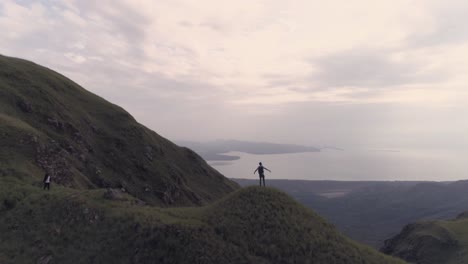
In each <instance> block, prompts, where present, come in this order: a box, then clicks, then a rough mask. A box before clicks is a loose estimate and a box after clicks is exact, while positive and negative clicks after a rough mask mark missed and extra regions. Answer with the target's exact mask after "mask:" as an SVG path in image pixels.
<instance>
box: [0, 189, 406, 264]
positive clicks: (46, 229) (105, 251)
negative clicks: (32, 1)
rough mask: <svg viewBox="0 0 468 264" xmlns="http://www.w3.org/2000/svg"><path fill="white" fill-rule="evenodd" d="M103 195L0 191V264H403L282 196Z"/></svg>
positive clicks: (256, 192)
mask: <svg viewBox="0 0 468 264" xmlns="http://www.w3.org/2000/svg"><path fill="white" fill-rule="evenodd" d="M104 194H105V191H104V190H76V189H70V188H66V187H58V188H55V189H54V190H52V191H50V192H42V191H40V190H38V189H37V188H34V187H31V186H22V185H19V184H17V183H16V182H6V183H5V184H2V185H1V187H0V201H3V202H2V203H1V205H2V206H1V207H0V212H1V213H0V233H1V234H2V240H1V241H0V262H1V263H34V262H39V261H42V263H207V264H209V263H324V264H325V263H326V264H333V263H350V264H351V263H375V264H385V263H389V264H390V263H392V264H393V263H395V264H396V263H403V262H402V261H399V260H396V259H393V258H391V257H388V256H386V255H383V254H381V253H378V252H377V251H375V250H373V249H371V248H368V247H365V246H362V245H359V244H357V243H355V242H352V241H351V240H349V239H347V238H345V237H344V236H342V235H341V234H340V233H339V232H337V231H336V230H335V228H334V227H333V226H332V225H330V224H328V223H327V222H326V221H324V220H323V219H322V218H321V217H319V216H318V215H317V214H315V213H313V212H312V211H311V210H309V209H306V208H305V207H303V206H302V205H300V204H298V203H297V202H295V201H294V200H292V199H291V198H289V197H288V196H287V195H285V194H284V193H281V192H279V191H276V190H274V189H269V188H259V187H250V188H245V189H241V190H239V191H236V192H234V193H232V194H230V195H228V196H227V197H225V198H223V199H221V200H220V201H218V202H215V203H214V204H211V205H208V206H204V207H191V208H165V209H164V208H157V207H151V206H144V205H140V204H138V203H137V202H136V200H135V198H133V197H131V196H127V195H125V196H123V197H122V199H121V200H119V201H112V200H107V199H105V198H104V196H105V195H104Z"/></svg>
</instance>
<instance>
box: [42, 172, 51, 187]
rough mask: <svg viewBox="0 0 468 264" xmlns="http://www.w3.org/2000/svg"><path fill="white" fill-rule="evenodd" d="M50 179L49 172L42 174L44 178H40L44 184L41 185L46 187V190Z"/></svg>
mask: <svg viewBox="0 0 468 264" xmlns="http://www.w3.org/2000/svg"><path fill="white" fill-rule="evenodd" d="M50 180H51V177H50V174H49V173H46V174H45V175H44V180H42V183H44V186H43V187H42V188H43V189H44V190H45V189H46V188H47V190H50Z"/></svg>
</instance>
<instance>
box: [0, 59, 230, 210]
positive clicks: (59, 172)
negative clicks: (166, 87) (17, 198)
mask: <svg viewBox="0 0 468 264" xmlns="http://www.w3.org/2000/svg"><path fill="white" fill-rule="evenodd" d="M161 114H163V113H155V119H157V118H158V116H159V115H161ZM0 146H1V148H0V178H5V177H8V178H16V179H20V180H21V181H24V182H28V183H39V184H40V181H41V180H42V178H43V175H44V173H45V172H46V171H48V172H50V173H52V175H53V181H54V183H58V184H60V185H63V186H68V187H73V188H78V189H94V188H119V189H125V190H126V192H128V193H129V194H131V195H133V196H135V197H137V198H139V199H141V200H143V201H145V202H147V203H150V204H154V205H171V206H183V205H200V204H205V203H207V202H210V201H214V200H216V199H218V198H220V197H222V196H223V195H225V194H227V193H229V192H231V191H233V190H235V189H237V188H238V185H237V184H236V183H234V182H231V181H230V180H228V179H226V178H225V177H223V176H222V175H221V174H220V173H218V172H217V171H215V170H214V169H212V168H211V167H210V166H208V165H207V164H206V162H205V161H204V160H203V159H201V158H200V157H199V156H198V155H197V154H195V153H194V152H193V151H191V150H189V149H187V148H181V147H178V146H176V145H175V144H173V143H171V142H170V141H168V140H166V139H164V138H162V137H160V136H159V135H157V134H156V133H155V132H153V131H151V130H149V129H147V128H146V127H144V126H143V125H141V124H138V123H137V122H136V121H135V119H134V118H133V117H132V116H130V115H129V114H128V113H127V112H126V111H125V110H123V109H122V108H120V107H118V106H116V105H114V104H111V103H109V102H107V101H106V100H104V99H102V98H100V97H98V96H96V95H94V94H92V93H90V92H88V91H86V90H85V89H83V88H81V87H80V86H78V85H77V84H76V83H74V82H72V81H71V80H69V79H67V78H66V77H64V76H62V75H60V74H58V73H56V72H54V71H51V70H49V69H47V68H44V67H41V66H39V65H36V64H34V63H32V62H28V61H25V60H21V59H15V58H9V57H4V56H0Z"/></svg>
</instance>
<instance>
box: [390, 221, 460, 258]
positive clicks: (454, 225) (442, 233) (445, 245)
mask: <svg viewBox="0 0 468 264" xmlns="http://www.w3.org/2000/svg"><path fill="white" fill-rule="evenodd" d="M467 215H468V212H465V213H463V214H460V215H459V216H458V217H457V218H456V219H453V220H445V221H444V220H439V221H425V222H417V223H414V224H409V225H407V226H406V227H405V228H403V230H402V231H401V232H400V234H398V235H396V236H395V237H393V238H392V239H389V240H387V241H385V246H384V247H383V248H382V251H383V252H384V253H387V254H391V255H394V256H398V257H401V258H403V259H405V260H407V261H410V262H412V263H418V264H455V263H468V217H467Z"/></svg>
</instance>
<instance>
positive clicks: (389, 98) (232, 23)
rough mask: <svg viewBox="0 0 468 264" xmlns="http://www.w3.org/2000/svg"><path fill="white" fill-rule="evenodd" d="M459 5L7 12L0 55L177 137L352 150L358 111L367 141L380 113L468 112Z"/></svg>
mask: <svg viewBox="0 0 468 264" xmlns="http://www.w3.org/2000/svg"><path fill="white" fill-rule="evenodd" d="M464 2H465V1H461V0H449V1H442V0H440V1H436V0H430V1H428V0H416V1H407V0H395V1H392V2H384V1H371V0H355V1H341V0H330V1H326V2H324V1H314V0H312V1H308V0H307V1H306V0H299V1H289V2H288V1H279V0H258V1H248V0H241V1H219V0H206V1H203V2H200V1H195V0H181V1H172V0H160V1H145V0H112V1H111V0H103V1H92V0H47V1H13V0H3V1H1V2H0V31H1V32H2V34H3V35H2V38H0V51H1V53H2V54H5V55H10V56H18V57H23V58H26V59H30V60H33V61H35V62H37V63H40V64H42V65H45V66H47V67H50V68H52V69H54V70H57V71H59V72H60V73H63V74H65V75H67V76H68V77H70V78H71V79H73V80H75V81H77V82H78V83H80V84H81V85H83V86H84V87H85V88H87V89H89V90H91V91H92V92H94V93H97V94H99V95H101V96H103V97H104V98H106V99H109V100H111V101H113V102H114V103H117V104H119V105H123V106H124V107H125V108H126V109H128V110H129V111H130V112H131V113H132V114H134V115H135V116H136V118H137V119H138V120H140V121H142V122H143V123H145V124H147V125H148V126H150V127H151V128H153V129H156V130H157V131H161V132H162V133H163V134H164V135H169V136H170V137H172V138H188V139H190V138H194V139H197V138H199V139H203V138H205V139H211V138H216V137H222V138H228V137H236V138H240V139H250V138H253V137H257V136H258V135H257V134H259V133H260V135H269V136H267V138H264V139H265V140H268V139H271V140H275V139H276V140H287V138H286V137H285V136H284V135H286V133H287V132H288V131H289V132H290V131H291V129H292V128H295V127H301V126H303V128H301V129H299V130H300V131H298V132H297V133H296V132H294V133H295V134H297V136H296V137H295V138H298V139H299V138H301V140H306V139H307V138H308V137H314V136H316V137H317V138H319V137H320V138H322V139H323V140H331V137H327V136H326V135H334V136H336V137H337V138H343V139H344V138H347V140H352V139H351V138H350V137H346V135H345V133H344V132H343V133H337V132H336V131H334V129H339V130H340V131H341V129H344V128H343V126H340V125H339V124H344V123H345V124H349V127H350V128H352V127H355V126H353V125H352V124H350V123H349V122H347V120H354V119H355V118H354V117H352V116H351V115H348V114H346V111H347V110H349V109H351V108H352V111H351V110H349V113H350V114H351V113H352V115H353V116H354V115H356V116H362V120H363V121H362V124H360V125H362V126H363V127H368V126H367V125H369V128H368V129H369V130H371V128H370V126H372V122H373V121H375V120H373V119H372V118H371V116H372V113H371V112H373V111H375V112H380V111H383V109H385V111H387V109H390V108H391V107H397V105H399V106H401V105H404V106H405V105H416V106H420V107H421V109H424V111H425V112H430V111H434V112H435V111H438V110H439V109H440V108H441V107H455V106H456V107H459V106H463V105H468V101H467V100H468V99H467V98H468V96H466V86H467V84H468V77H467V76H466V67H468V57H467V56H468V55H465V54H468V39H467V38H466V36H468V34H466V33H467V32H466V30H465V29H464V27H463V25H464V24H466V23H467V22H468V18H467V17H466V16H464V14H463V13H464V10H466V8H467V7H468V6H466V5H467V4H465V3H464ZM324 104H325V105H329V106H330V107H324V106H323V105H324ZM343 104H346V105H354V107H351V106H350V108H349V109H345V108H340V107H338V108H340V109H343V111H342V112H340V113H339V114H333V115H332V114H330V115H329V114H327V113H329V111H333V108H334V107H336V105H343ZM292 105H298V106H299V105H300V106H301V107H294V106H292ZM363 105H365V106H366V107H360V106H363ZM389 105H391V106H389ZM315 106H320V107H317V108H316V107H315ZM417 108H418V107H415V109H417ZM462 108H463V107H462ZM465 108H466V107H465ZM465 108H463V109H465ZM428 109H433V110H428ZM321 111H325V112H324V113H321ZM388 111H390V110H388ZM415 111H416V112H417V110H415ZM421 111H423V110H421ZM400 118H402V117H400ZM316 119H319V120H323V119H327V120H328V121H327V122H324V123H321V124H323V125H321V128H320V131H321V132H320V133H319V132H314V127H313V125H308V124H306V123H307V122H308V121H309V120H316ZM392 120H394V119H392ZM395 120H397V119H395ZM267 121H268V122H267ZM395 122H397V121H395ZM364 123H365V125H364ZM273 124H275V125H273ZM283 124H291V126H290V125H285V128H281V126H282V125H283ZM333 124H336V125H333ZM406 124H407V123H406V121H405V122H403V121H402V123H401V125H402V126H403V125H406ZM356 126H358V124H357V125H356ZM382 126H384V125H383V124H382ZM395 126H397V125H395ZM425 126H427V127H429V126H428V125H427V124H426V125H425ZM193 128H196V129H193ZM194 130H196V131H194ZM260 131H261V132H260ZM268 131H270V132H268ZM301 131H302V132H301ZM327 131H328V132H327ZM280 132H281V133H280ZM332 132H333V133H332ZM335 132H336V133H335ZM361 132H362V133H364V131H361ZM327 133H328V134H327ZM268 137H269V138H268ZM343 141H345V140H343Z"/></svg>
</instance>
